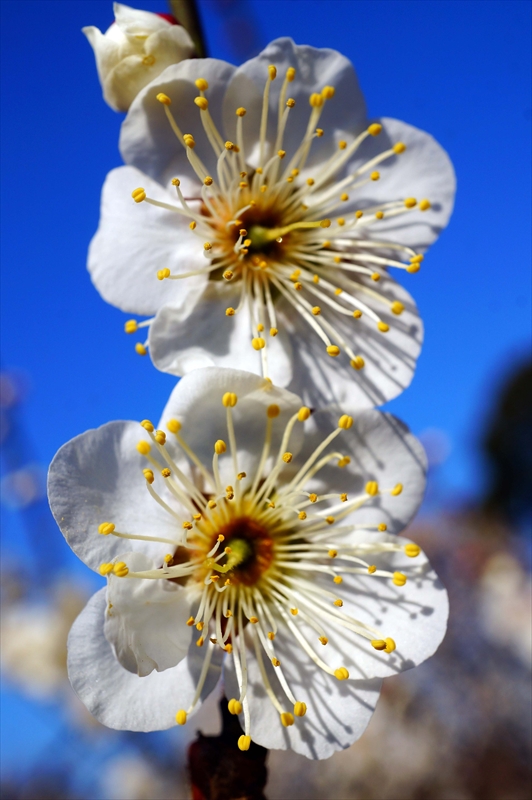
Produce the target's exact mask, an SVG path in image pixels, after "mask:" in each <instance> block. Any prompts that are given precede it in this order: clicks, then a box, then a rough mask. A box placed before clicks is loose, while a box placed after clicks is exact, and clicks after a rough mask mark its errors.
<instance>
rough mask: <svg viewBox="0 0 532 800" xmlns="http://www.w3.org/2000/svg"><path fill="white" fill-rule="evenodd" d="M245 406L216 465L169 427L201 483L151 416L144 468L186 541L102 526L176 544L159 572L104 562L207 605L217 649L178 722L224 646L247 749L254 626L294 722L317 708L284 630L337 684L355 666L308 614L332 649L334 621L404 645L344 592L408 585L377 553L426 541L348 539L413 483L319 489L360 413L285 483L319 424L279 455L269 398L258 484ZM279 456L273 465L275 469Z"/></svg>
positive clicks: (200, 614) (205, 628)
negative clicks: (372, 506)
mask: <svg viewBox="0 0 532 800" xmlns="http://www.w3.org/2000/svg"><path fill="white" fill-rule="evenodd" d="M237 402H238V398H237V396H236V394H234V393H233V392H226V393H225V394H224V395H223V398H222V403H223V406H224V407H225V409H226V428H227V440H228V442H229V448H228V446H227V444H226V441H224V440H223V439H218V440H216V442H215V443H214V446H213V457H212V464H211V465H210V466H209V467H208V466H206V465H205V464H204V463H203V462H202V460H201V459H200V458H199V457H198V455H197V454H196V453H195V452H194V450H193V449H192V448H191V447H190V445H189V444H188V443H187V441H186V440H185V439H184V438H183V435H182V432H181V428H182V426H181V424H180V422H179V421H178V420H177V419H170V420H169V421H168V422H167V423H166V427H167V429H168V431H169V433H170V434H171V435H172V436H173V439H174V442H173V443H172V444H175V445H176V447H177V449H178V450H179V451H180V452H181V454H182V456H184V457H185V458H186V459H187V461H188V462H189V463H190V465H192V466H193V468H194V469H195V474H196V475H198V476H199V477H198V478H197V479H196V480H193V479H191V478H190V477H189V475H190V474H192V473H188V470H186V467H185V468H182V467H180V466H179V465H178V463H176V460H175V459H174V458H173V457H172V455H171V453H170V449H171V448H169V447H168V444H167V434H166V433H165V432H164V431H162V430H156V429H155V427H154V425H153V424H152V423H151V422H150V421H149V420H144V421H143V422H142V423H141V425H142V427H143V429H144V431H145V432H146V433H147V434H148V435H149V441H148V440H146V439H142V440H141V441H139V443H138V445H137V450H138V451H139V453H141V454H142V455H143V456H144V457H145V458H146V460H147V462H148V464H149V466H148V467H146V468H145V469H144V470H143V473H144V479H145V484H146V488H147V491H148V492H149V494H150V495H151V497H152V498H153V500H154V502H156V503H158V504H159V505H160V506H162V507H163V508H164V509H165V511H166V512H167V513H168V514H169V515H171V516H172V518H173V519H174V521H175V526H176V537H175V539H169V538H160V537H157V536H156V535H154V536H145V535H135V534H131V533H127V532H123V531H119V530H117V527H116V526H115V523H113V522H102V523H101V524H100V526H99V529H98V530H99V533H100V534H101V535H104V536H108V535H113V536H117V537H120V538H123V539H129V540H144V541H150V542H161V543H164V544H167V545H168V553H167V555H166V556H165V557H164V559H163V563H162V564H161V566H160V567H157V568H155V569H149V570H145V571H141V572H134V571H132V570H130V569H129V568H128V566H127V564H126V563H125V562H124V561H118V560H116V561H114V562H112V563H105V564H102V565H101V567H100V572H101V574H102V575H110V574H113V575H114V576H116V577H118V578H124V579H143V580H166V581H168V580H174V581H175V580H176V579H179V583H181V584H184V586H185V590H188V591H190V592H191V605H193V606H194V607H195V608H197V610H196V612H195V614H194V615H193V616H191V617H190V618H189V620H188V622H187V625H189V626H191V627H192V626H194V627H195V628H196V630H197V631H198V638H197V639H196V645H197V646H198V647H205V658H204V664H203V669H202V671H201V675H200V678H199V680H198V684H197V687H196V692H195V696H194V698H193V701H192V703H191V705H190V707H189V708H188V709H180V710H179V711H178V712H177V714H176V722H177V723H178V724H180V725H183V724H185V723H186V721H187V716H188V715H189V714H190V713H191V712H192V711H193V710H194V708H195V706H196V705H197V703H198V701H199V699H200V696H201V691H202V688H203V685H204V682H205V679H206V676H207V673H208V669H209V665H210V662H211V658H212V654H213V652H214V650H215V648H222V650H224V651H225V652H226V653H227V654H229V657H232V658H233V661H234V669H235V674H236V677H237V680H238V685H239V690H240V695H239V697H238V698H231V699H230V700H229V705H228V708H229V711H230V712H231V713H232V714H240V713H241V712H243V714H244V731H245V732H244V734H243V735H242V736H241V737H240V740H239V743H238V744H239V747H240V748H241V749H242V750H247V749H248V748H249V746H250V742H251V738H250V713H249V700H248V685H247V666H246V642H245V638H244V630H245V629H247V631H248V633H249V635H250V638H251V640H252V644H253V648H254V652H255V655H256V659H257V664H258V667H259V669H260V672H261V676H262V680H263V684H264V688H265V691H266V693H267V695H268V697H269V698H270V700H271V702H272V703H273V705H274V706H275V708H276V709H277V711H278V712H279V715H280V720H281V723H282V724H283V725H284V726H290V725H292V724H294V721H295V718H297V717H302V716H304V714H305V713H306V710H307V709H306V705H305V703H302V702H301V701H298V700H297V699H296V697H295V696H294V694H293V692H292V690H291V688H290V685H289V682H288V680H287V678H286V676H285V674H284V672H283V668H282V664H281V661H280V659H279V658H278V656H277V653H276V647H275V640H276V637H277V636H278V635H279V634H281V635H282V636H291V637H293V638H294V639H295V640H296V641H297V642H298V643H299V644H300V645H301V647H302V648H303V649H304V650H305V652H306V653H307V654H308V656H309V657H310V658H311V659H312V661H313V662H314V663H315V664H316V665H317V666H318V667H320V668H321V669H322V670H324V671H325V672H326V673H327V674H329V675H331V676H333V677H335V678H336V679H337V680H346V679H347V678H349V672H348V670H347V669H346V668H345V667H344V666H342V665H338V666H337V667H331V666H329V665H328V664H327V663H326V662H325V661H323V659H322V658H321V657H320V655H319V654H318V652H317V651H316V647H315V646H314V645H313V644H312V643H311V642H309V641H308V639H307V637H306V635H305V634H304V633H303V632H302V630H301V628H300V627H299V625H298V621H301V622H302V623H303V624H304V625H306V626H310V628H311V629H313V630H314V631H315V633H316V641H317V642H318V643H319V644H320V645H321V646H326V645H327V643H328V641H329V637H328V633H327V629H328V628H334V629H336V630H338V629H340V630H341V629H347V630H349V631H351V632H354V633H356V634H358V635H360V636H361V637H364V638H366V639H368V640H369V641H370V642H371V645H372V646H373V648H375V650H380V651H383V652H385V653H391V652H393V651H394V650H395V648H396V645H395V642H394V640H393V639H392V638H390V637H387V636H384V635H383V634H381V633H380V632H379V631H378V630H377V629H375V628H374V627H372V626H371V625H368V624H366V623H365V622H363V621H362V620H359V619H356V618H354V617H352V616H350V615H348V614H346V613H345V612H343V611H342V610H341V609H342V606H343V600H342V598H341V596H340V593H339V588H338V587H339V586H340V585H341V584H342V581H343V577H342V576H344V575H347V576H349V575H370V576H373V577H374V578H381V579H385V580H387V581H391V582H392V584H393V585H395V586H396V587H401V586H404V584H405V583H406V580H407V578H406V575H404V574H403V573H401V572H397V571H395V572H392V571H388V570H384V569H380V568H377V566H376V565H375V564H372V563H371V561H370V560H368V557H369V556H371V555H372V554H377V555H378V554H386V553H388V554H393V553H394V552H399V551H403V552H405V553H406V555H408V556H410V557H412V558H413V557H415V556H417V555H419V553H420V548H419V547H418V546H417V545H414V544H408V545H406V546H404V547H402V546H401V545H398V544H395V543H393V542H371V541H370V542H367V543H357V544H355V545H353V544H350V543H349V542H348V541H346V536H345V534H348V533H350V532H352V531H356V530H360V529H367V530H379V531H385V530H386V524H385V523H382V524H379V525H369V524H364V525H355V524H352V523H348V524H346V525H342V524H341V523H342V521H343V520H344V519H346V517H349V516H350V515H351V514H352V513H353V511H355V510H356V509H358V508H361V507H362V506H363V505H364V504H365V503H367V502H371V501H372V499H373V498H375V497H376V496H378V495H379V494H384V493H388V494H391V495H392V496H397V495H399V494H400V493H401V492H402V489H403V487H402V485H401V484H400V483H398V484H396V485H395V486H394V487H391V488H387V489H382V488H381V487H380V486H379V484H378V483H377V482H376V481H375V480H367V481H366V484H365V488H364V490H363V491H362V492H361V493H360V494H358V495H357V496H355V497H349V496H348V495H347V493H345V492H335V493H327V494H324V495H321V496H319V495H317V494H316V493H315V492H312V491H307V490H306V489H305V486H307V485H308V483H309V481H310V480H311V479H312V478H313V477H314V476H315V475H316V474H317V473H318V472H319V471H320V470H321V469H322V468H323V467H325V466H326V465H331V464H334V463H336V465H337V466H338V467H339V468H342V467H346V466H347V465H348V464H349V463H350V458H349V456H347V455H345V454H344V453H342V452H340V451H338V450H336V449H332V450H331V449H330V447H329V446H330V445H331V443H332V442H333V441H334V440H335V439H336V438H337V437H338V436H339V435H340V434H341V433H342V432H343V431H345V430H348V429H349V428H350V427H351V426H352V424H353V419H352V417H350V416H348V415H345V414H344V415H342V416H341V417H340V419H339V420H338V426H337V427H336V429H334V430H333V431H332V432H331V433H330V434H329V435H328V436H326V437H325V439H324V440H323V441H322V442H321V443H320V444H319V445H318V446H317V447H316V449H315V450H314V452H313V453H312V454H311V455H310V456H309V457H308V458H307V460H306V461H305V463H304V464H303V465H302V466H301V467H300V469H299V470H298V471H297V472H296V473H295V475H293V476H291V477H290V478H286V479H285V478H284V477H283V475H282V472H283V469H285V467H286V465H287V464H290V463H291V462H292V460H293V454H292V453H291V452H290V450H289V445H290V438H291V435H292V432H293V429H294V426H296V425H298V424H299V423H303V422H304V421H305V420H307V419H308V418H309V417H310V413H311V412H310V410H309V409H308V408H306V407H302V408H300V409H299V411H298V412H297V413H295V414H293V415H292V416H291V418H290V419H289V420H288V422H287V424H286V427H285V429H284V432H283V435H282V440H281V443H280V446H279V449H278V451H277V452H276V453H272V427H273V421H274V420H275V419H276V418H277V417H278V416H279V415H280V413H281V409H280V408H279V406H278V405H276V404H271V405H269V406H268V407H267V411H266V419H265V436H264V444H263V448H262V452H261V455H260V458H259V462H258V466H257V469H256V472H255V474H254V475H253V476H250V480H249V481H244V479H245V478H247V476H246V474H245V473H244V472H241V471H240V470H239V463H238V461H239V456H238V449H237V441H236V435H235V427H234V420H233V409H234V407H235V406H236V405H237ZM220 457H225V458H230V459H231V461H232V472H233V473H234V477H233V480H232V483H231V484H230V485H227V486H225V487H224V486H223V484H222V481H221V477H220V464H219V459H220ZM271 457H272V458H273V466H272V467H271V468H268V471H267V472H266V471H265V467H266V465H267V463H268V464H269V463H270V460H271ZM178 460H179V459H178ZM180 463H182V461H180ZM184 470H186V471H184ZM340 474H341V473H340ZM156 481H163V482H164V484H165V487H166V489H167V490H169V493H170V495H171V497H172V502H173V506H174V507H172V506H171V505H170V504H169V503H168V502H166V500H164V499H163V497H162V493H161V492H158V491H157V489H156V488H155V487H156ZM243 487H244V488H243ZM164 494H166V496H167V493H164ZM177 509H180V510H177ZM318 575H321V576H328V577H330V579H331V588H330V589H327V588H325V587H324V586H323V585H322V584H317V583H316V577H318ZM265 659H267V660H269V661H270V663H271V664H272V665H273V666H274V667H275V675H276V676H277V679H278V681H279V684H280V687H281V690H282V694H283V696H284V697H285V702H284V703H281V702H280V701H279V699H278V696H277V693H276V692H275V691H274V690H273V688H272V686H271V683H270V678H269V676H268V673H267V671H266V669H265Z"/></svg>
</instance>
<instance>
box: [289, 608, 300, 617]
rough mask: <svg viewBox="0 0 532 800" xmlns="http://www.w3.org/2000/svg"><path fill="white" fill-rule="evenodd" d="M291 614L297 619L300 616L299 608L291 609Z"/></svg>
mask: <svg viewBox="0 0 532 800" xmlns="http://www.w3.org/2000/svg"><path fill="white" fill-rule="evenodd" d="M290 613H291V614H292V616H293V617H297V615H298V614H299V608H291V609H290Z"/></svg>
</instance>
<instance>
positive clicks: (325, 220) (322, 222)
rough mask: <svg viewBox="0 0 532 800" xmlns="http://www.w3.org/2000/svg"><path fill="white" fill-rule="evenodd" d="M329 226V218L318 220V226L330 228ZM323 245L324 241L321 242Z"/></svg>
mask: <svg viewBox="0 0 532 800" xmlns="http://www.w3.org/2000/svg"><path fill="white" fill-rule="evenodd" d="M330 227H331V220H330V219H322V221H321V222H320V228H330ZM323 246H324V247H325V242H324V243H323Z"/></svg>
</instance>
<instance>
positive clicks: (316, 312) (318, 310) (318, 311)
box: [312, 306, 321, 317]
mask: <svg viewBox="0 0 532 800" xmlns="http://www.w3.org/2000/svg"><path fill="white" fill-rule="evenodd" d="M312 313H313V314H314V316H315V317H318V316H319V315H320V314H321V308H320V306H313V307H312Z"/></svg>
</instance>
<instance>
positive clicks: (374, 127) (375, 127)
mask: <svg viewBox="0 0 532 800" xmlns="http://www.w3.org/2000/svg"><path fill="white" fill-rule="evenodd" d="M381 131H382V125H380V123H378V122H373V123H372V124H371V125H370V126H369V128H368V133H369V134H370V135H371V136H378V135H379V133H380V132H381Z"/></svg>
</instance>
